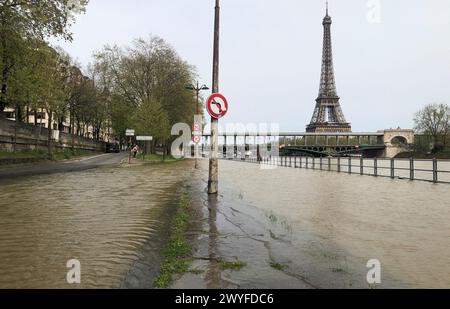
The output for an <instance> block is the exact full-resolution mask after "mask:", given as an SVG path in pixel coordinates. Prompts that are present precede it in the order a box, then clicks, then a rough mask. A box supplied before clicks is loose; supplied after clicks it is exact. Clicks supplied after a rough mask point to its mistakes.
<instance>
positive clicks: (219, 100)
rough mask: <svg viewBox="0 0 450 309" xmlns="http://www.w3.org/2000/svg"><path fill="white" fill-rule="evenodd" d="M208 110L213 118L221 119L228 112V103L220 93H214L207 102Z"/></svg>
mask: <svg viewBox="0 0 450 309" xmlns="http://www.w3.org/2000/svg"><path fill="white" fill-rule="evenodd" d="M206 109H207V110H208V113H209V114H210V115H211V117H213V118H216V119H220V118H222V117H224V116H225V115H226V114H227V112H228V101H227V99H226V98H225V97H224V96H223V95H221V94H220V93H213V94H212V95H211V96H210V97H209V98H208V101H207V102H206Z"/></svg>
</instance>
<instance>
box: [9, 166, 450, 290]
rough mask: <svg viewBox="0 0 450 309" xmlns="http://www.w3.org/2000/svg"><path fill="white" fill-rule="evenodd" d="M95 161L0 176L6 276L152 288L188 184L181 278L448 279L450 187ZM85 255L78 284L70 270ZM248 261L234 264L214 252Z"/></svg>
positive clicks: (386, 282) (34, 284)
mask: <svg viewBox="0 0 450 309" xmlns="http://www.w3.org/2000/svg"><path fill="white" fill-rule="evenodd" d="M201 165H202V169H200V170H197V171H194V170H193V162H191V161H183V162H177V163H171V164H163V165H161V164H156V165H153V164H151V165H145V166H141V165H138V166H132V167H128V166H127V165H126V166H115V167H113V166H109V165H108V166H104V167H101V168H97V169H91V170H81V171H78V172H70V173H60V174H51V175H45V176H44V175H41V176H29V177H21V178H15V179H12V180H2V181H1V182H0V288H78V287H81V288H151V287H152V283H153V279H154V277H155V276H156V275H157V272H158V269H159V264H160V256H159V255H160V250H161V248H162V246H163V245H164V244H165V242H166V238H165V237H166V236H167V229H168V227H169V224H168V222H169V220H170V218H171V216H172V214H173V210H174V209H175V208H176V205H177V204H178V198H179V195H180V192H181V191H182V190H183V187H184V185H188V186H189V191H190V193H191V194H190V196H191V204H192V206H193V209H194V210H196V211H197V213H196V215H195V216H194V217H193V220H192V222H191V227H190V231H189V233H188V236H189V239H190V240H192V244H193V248H194V252H193V257H194V265H193V267H194V268H198V269H200V270H202V272H199V274H191V273H189V274H186V275H185V276H183V277H182V278H181V279H180V280H178V281H177V282H176V283H175V285H174V287H180V288H196V287H197V288H368V287H370V286H369V284H368V283H367V281H366V275H367V272H368V268H367V267H366V264H367V262H368V261H369V260H371V259H377V260H379V261H380V263H381V266H382V283H381V284H380V285H379V287H386V288H398V287H402V288H413V287H420V288H448V287H450V223H449V222H450V186H449V185H444V184H440V185H435V184H431V183H426V182H410V181H405V180H397V179H394V180H393V179H389V178H375V177H370V176H359V175H348V174H345V173H340V174H338V173H336V172H325V171H313V170H306V169H294V168H284V167H279V168H277V169H274V170H263V169H260V167H259V166H258V165H256V164H249V163H243V162H230V161H220V195H219V196H217V197H214V196H208V195H207V194H206V192H205V187H206V184H207V170H206V168H207V162H206V161H202V164H201ZM71 259H78V260H79V261H80V263H81V278H82V281H81V285H75V286H73V285H69V284H67V282H66V274H67V271H68V268H67V267H66V263H67V261H69V260H71ZM223 261H228V262H244V264H245V267H243V268H242V269H240V270H230V269H223V268H221V262H223Z"/></svg>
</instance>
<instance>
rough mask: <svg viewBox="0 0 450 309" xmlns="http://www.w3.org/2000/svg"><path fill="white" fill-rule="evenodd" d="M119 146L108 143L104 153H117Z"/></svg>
mask: <svg viewBox="0 0 450 309" xmlns="http://www.w3.org/2000/svg"><path fill="white" fill-rule="evenodd" d="M119 152H120V146H119V144H113V143H108V144H107V145H106V153H119Z"/></svg>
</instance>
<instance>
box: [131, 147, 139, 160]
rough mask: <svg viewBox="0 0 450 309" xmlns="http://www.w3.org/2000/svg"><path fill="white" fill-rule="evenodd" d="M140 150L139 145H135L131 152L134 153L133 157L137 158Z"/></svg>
mask: <svg viewBox="0 0 450 309" xmlns="http://www.w3.org/2000/svg"><path fill="white" fill-rule="evenodd" d="M138 151H139V146H138V145H135V146H134V147H133V149H132V150H131V152H132V153H133V158H136V156H137V153H138Z"/></svg>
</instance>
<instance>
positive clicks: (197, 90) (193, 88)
mask: <svg viewBox="0 0 450 309" xmlns="http://www.w3.org/2000/svg"><path fill="white" fill-rule="evenodd" d="M186 89H188V90H192V91H195V93H196V95H197V106H196V109H195V114H196V115H199V114H200V111H199V107H200V102H199V97H200V91H203V90H209V88H208V87H207V86H206V85H202V86H200V85H199V83H198V81H197V84H196V85H195V86H194V85H188V86H186ZM195 148H196V149H195V168H196V169H197V168H198V159H197V153H198V144H195Z"/></svg>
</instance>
